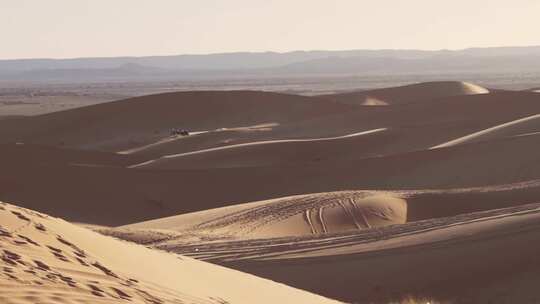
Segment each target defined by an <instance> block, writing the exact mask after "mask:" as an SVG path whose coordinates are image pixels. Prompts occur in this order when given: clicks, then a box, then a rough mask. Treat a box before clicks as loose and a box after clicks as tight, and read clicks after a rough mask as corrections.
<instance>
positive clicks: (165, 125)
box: [0, 91, 348, 151]
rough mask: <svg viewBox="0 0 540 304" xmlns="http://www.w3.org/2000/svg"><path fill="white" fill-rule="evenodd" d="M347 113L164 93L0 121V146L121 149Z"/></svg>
mask: <svg viewBox="0 0 540 304" xmlns="http://www.w3.org/2000/svg"><path fill="white" fill-rule="evenodd" d="M347 109H348V107H347V106H343V105H340V104H337V103H329V102H327V101H324V100H319V99H317V98H308V97H301V96H295V95H285V94H278V93H266V92H254V91H222V92H210V91H209V92H180V93H165V94H158V95H150V96H143V97H135V98H130V99H126V100H121V101H116V102H110V103H105V104H98V105H93V106H88V107H82V108H78V109H72V110H67V111H61V112H55V113H51V114H45V115H39V116H33V117H27V118H22V119H18V120H16V121H13V120H5V121H1V123H0V140H1V141H0V142H3V143H6V142H25V143H36V144H48V145H56V146H66V147H75V148H86V149H101V150H107V151H122V150H127V149H131V148H135V147H138V146H142V145H145V144H150V143H152V142H155V141H157V140H160V139H163V138H165V137H167V136H168V134H169V130H170V129H171V128H176V127H180V128H188V129H192V130H212V129H218V128H222V127H237V126H249V125H255V124H260V123H283V122H287V121H297V120H302V119H308V118H309V119H311V118H314V117H317V116H321V115H329V114H332V113H337V112H342V111H346V110H347Z"/></svg>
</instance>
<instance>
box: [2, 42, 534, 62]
mask: <svg viewBox="0 0 540 304" xmlns="http://www.w3.org/2000/svg"><path fill="white" fill-rule="evenodd" d="M535 47H540V44H538V45H503V46H485V47H466V48H455V49H415V48H365V49H361V48H359V49H311V50H306V49H304V50H289V51H271V50H268V51H230V52H208V53H176V54H164V55H118V56H114V55H111V56H76V57H19V58H0V61H25V60H80V59H115V58H133V59H138V58H151V57H176V56H212V55H231V54H281V55H283V54H290V53H301V52H303V53H310V52H354V51H373V52H377V51H420V52H445V51H446V52H460V51H466V50H474V49H505V48H506V49H509V48H535Z"/></svg>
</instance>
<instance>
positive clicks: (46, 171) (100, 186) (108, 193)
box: [0, 132, 540, 226]
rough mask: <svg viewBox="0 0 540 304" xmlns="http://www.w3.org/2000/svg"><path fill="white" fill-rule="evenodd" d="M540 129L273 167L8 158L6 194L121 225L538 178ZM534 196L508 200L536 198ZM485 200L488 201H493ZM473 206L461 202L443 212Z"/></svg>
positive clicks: (55, 211) (3, 191)
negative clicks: (289, 199) (241, 206)
mask: <svg viewBox="0 0 540 304" xmlns="http://www.w3.org/2000/svg"><path fill="white" fill-rule="evenodd" d="M384 133H385V132H381V134H384ZM539 136H540V135H530V136H521V137H512V138H506V139H500V140H493V141H488V142H479V143H473V144H469V145H458V146H454V147H449V148H445V149H434V150H424V151H416V152H409V153H403V154H396V155H389V156H382V157H372V158H359V159H354V158H346V159H342V160H340V159H330V160H328V161H324V160H323V161H319V162H315V163H311V164H309V165H307V164H300V165H283V166H279V165H276V166H269V167H242V168H214V169H200V170H154V169H144V170H143V169H126V168H114V167H89V166H74V165H60V164H51V165H40V164H33V163H29V162H16V161H13V160H11V161H9V162H6V163H4V164H2V175H1V176H0V181H1V183H2V185H3V186H2V189H1V191H0V197H1V198H2V199H3V200H10V201H13V202H17V203H19V204H21V205H23V206H25V207H29V208H32V209H36V210H39V211H43V212H47V213H52V214H54V215H57V216H62V217H65V218H67V219H69V220H72V221H76V222H85V223H93V224H105V225H112V226H116V225H123V224H129V223H135V222H140V221H144V220H150V219H155V218H160V217H165V216H172V215H178V214H181V213H186V212H194V211H200V210H205V209H211V208H218V207H223V206H227V205H232V204H236V203H239V202H249V201H257V200H265V199H272V198H278V197H284V196H290V195H298V194H306V193H317V192H326V191H340V190H351V189H352V190H360V189H364V190H381V189H387V190H399V189H426V188H432V189H433V188H435V189H436V188H459V187H473V186H487V185H496V184H508V183H515V182H522V181H527V180H534V179H540V168H539V167H538V166H539V162H538V161H537V160H538V153H537V151H538V149H539V147H538V145H540V141H539V140H538V137H539ZM516 151H519V155H518V156H516ZM51 172H54V174H55V178H54V179H51V178H50V175H51ZM210 187H211V188H210ZM209 189H212V190H211V191H209ZM533 197H534V196H533ZM531 198H532V197H527V200H523V201H518V200H515V201H510V202H506V203H507V204H519V203H523V202H531V201H530V199H531ZM126 204H129V208H126ZM483 206H484V207H483V208H486V209H489V207H490V205H489V203H487V202H486V203H485V204H484V205H483ZM506 206H509V205H506ZM471 208H473V205H469V206H467V205H463V206H461V207H460V208H457V209H455V210H452V208H449V209H445V210H446V211H445V212H453V213H451V214H456V212H457V213H459V212H468V211H469V210H471ZM474 208H476V207H474ZM484 210H485V209H484ZM410 214H411V215H412V213H410ZM447 214H448V213H447ZM428 215H429V214H427V213H426V214H425V216H428ZM438 215H439V216H440V215H442V216H444V212H443V213H442V214H440V213H438Z"/></svg>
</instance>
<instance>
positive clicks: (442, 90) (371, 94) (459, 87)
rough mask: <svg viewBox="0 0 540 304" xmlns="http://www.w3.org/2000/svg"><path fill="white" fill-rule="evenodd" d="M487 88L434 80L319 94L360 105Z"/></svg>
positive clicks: (482, 91) (478, 91) (480, 91)
mask: <svg viewBox="0 0 540 304" xmlns="http://www.w3.org/2000/svg"><path fill="white" fill-rule="evenodd" d="M488 93H489V90H488V89H486V88H483V87H481V86H478V85H476V84H473V83H469V82H459V81H435V82H424V83H416V84H411V85H405V86H400V87H392V88H382V89H374V90H367V91H359V92H349V93H340V94H329V95H321V97H323V98H327V99H331V100H334V101H338V102H341V103H344V104H352V105H362V106H387V105H401V104H407V103H411V102H418V101H425V100H434V99H437V98H442V97H450V96H465V95H477V94H488Z"/></svg>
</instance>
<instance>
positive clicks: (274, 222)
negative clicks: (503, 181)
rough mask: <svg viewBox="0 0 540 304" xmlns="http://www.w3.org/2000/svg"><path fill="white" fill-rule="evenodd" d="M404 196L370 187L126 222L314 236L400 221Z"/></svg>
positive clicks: (206, 232) (205, 232)
mask: <svg viewBox="0 0 540 304" xmlns="http://www.w3.org/2000/svg"><path fill="white" fill-rule="evenodd" d="M406 220H407V203H406V202H405V200H403V199H401V198H399V197H397V196H392V195H389V194H384V193H372V192H369V191H364V192H362V191H356V192H329V193H320V194H310V195H300V196H293V197H287V198H280V199H274V200H269V201H262V202H255V203H248V204H241V205H234V206H229V207H224V208H219V209H214V210H205V211H200V212H196V213H190V214H185V215H179V216H174V217H169V218H162V219H158V220H154V221H148V222H142V223H138V224H134V225H128V226H125V227H123V228H126V229H132V228H133V229H160V230H172V231H181V232H185V233H197V234H200V235H201V238H206V239H207V238H209V237H211V236H212V235H213V236H214V237H216V236H220V237H224V236H227V237H229V238H234V237H237V238H264V237H283V236H302V235H318V234H324V233H336V232H345V231H351V230H358V229H367V228H371V227H380V226H386V225H393V224H399V223H405V222H406Z"/></svg>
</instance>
